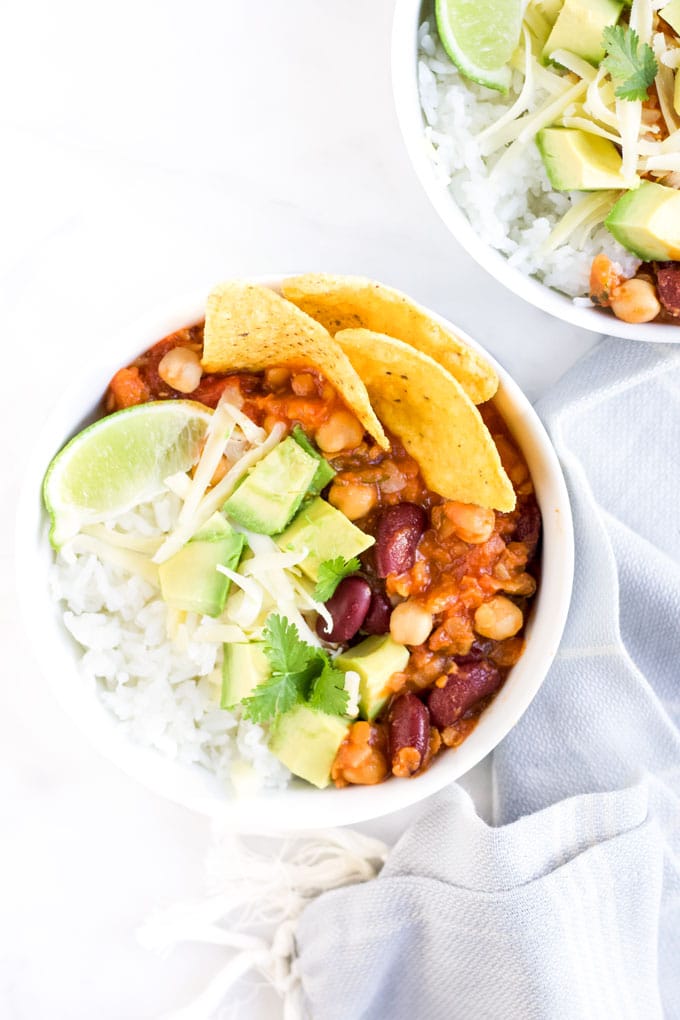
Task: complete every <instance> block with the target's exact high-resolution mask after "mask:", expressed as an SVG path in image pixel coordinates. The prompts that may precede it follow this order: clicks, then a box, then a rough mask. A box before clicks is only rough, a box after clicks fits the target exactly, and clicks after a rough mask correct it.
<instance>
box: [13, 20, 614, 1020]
mask: <svg viewBox="0 0 680 1020" xmlns="http://www.w3.org/2000/svg"><path fill="white" fill-rule="evenodd" d="M392 7H393V0H372V2H371V3H370V4H367V3H365V2H362V0H324V3H319V2H318V0H289V2H288V3H286V4H283V3H281V2H280V0H260V2H259V3H257V4H254V3H252V2H247V0H221V2H220V0H194V2H193V3H192V4H187V3H184V2H180V0H166V2H164V3H161V2H160V0H156V2H153V0H121V2H120V3H118V4H116V5H114V6H110V5H109V6H103V5H101V4H92V3H91V2H85V0H61V2H60V3H58V4H57V3H54V2H53V0H22V2H21V3H18V2H15V3H8V4H5V5H3V10H2V16H1V19H0V95H2V96H3V104H2V109H1V110H0V119H1V122H2V137H3V141H4V145H3V153H4V155H3V157H2V163H1V164H0V167H1V169H0V175H1V179H2V188H1V194H2V199H1V205H2V214H1V218H0V222H1V226H0V278H1V279H2V294H1V298H0V314H1V323H2V333H1V337H2V340H1V342H2V364H3V375H2V391H3V392H2V397H3V399H2V424H3V428H2V439H1V440H0V441H1V442H2V462H3V465H4V470H3V472H2V474H1V475H0V536H1V539H0V552H1V564H2V570H1V577H2V582H1V584H2V588H1V593H0V611H1V618H0V619H1V622H0V627H1V631H0V637H1V641H2V644H1V647H2V651H3V668H2V671H1V672H2V686H1V687H0V755H1V756H2V770H1V771H0V798H1V800H2V812H1V814H0V827H1V829H0V847H1V850H0V855H1V865H2V866H1V867H0V903H2V910H1V912H0V916H1V918H2V921H1V922H0V924H1V929H0V1016H2V1017H3V1018H4V1020H91V1018H93V1017H96V1018H97V1020H141V1018H153V1017H157V1016H159V1015H160V1014H161V1013H162V1012H163V1011H165V1010H168V1009H170V1008H173V1007H177V1006H179V1005H181V1004H182V1003H183V1002H185V1001H186V1000H187V999H189V998H190V997H191V996H192V995H193V994H195V993H196V991H197V990H198V989H199V988H200V987H201V984H202V982H204V981H205V980H206V978H207V977H208V976H209V975H210V974H211V973H213V971H214V969H215V967H216V966H217V964H218V962H219V959H220V954H219V953H218V952H217V951H213V950H205V949H202V950H199V949H185V950H182V951H180V952H175V953H174V954H173V955H172V956H170V957H169V958H167V959H160V958H157V957H155V956H153V955H150V954H149V953H147V952H145V951H144V950H142V949H141V948H139V947H138V946H137V945H136V943H135V940H134V930H135V927H136V926H137V925H138V924H139V923H140V921H141V920H142V919H143V918H144V917H145V916H146V915H147V914H148V913H149V912H150V911H151V910H152V909H154V908H155V907H157V906H160V905H163V904H167V903H169V902H172V901H173V900H174V899H176V898H177V897H182V896H186V895H191V894H196V893H199V892H200V891H201V889H202V886H203V870H202V864H203V856H204V850H205V847H206V845H207V842H208V840H209V835H210V834H209V825H208V823H207V822H206V821H205V820H204V819H202V818H200V817H195V816H193V815H192V814H190V813H189V812H187V811H186V810H183V809H180V808H178V807H176V806H174V805H172V804H168V803H165V802H163V801H161V800H159V799H157V798H155V797H154V796H152V795H150V794H148V793H147V792H145V791H144V790H143V789H141V788H140V787H138V786H137V785H136V784H135V783H134V782H132V781H131V780H129V779H127V778H126V777H124V776H123V775H120V774H119V773H118V772H117V771H116V770H115V769H114V768H113V767H112V766H111V765H109V764H108V763H107V762H106V761H103V760H102V759H100V758H99V757H98V755H97V754H96V752H95V751H94V750H93V749H91V748H90V747H89V745H88V744H87V743H86V741H85V740H84V739H83V737H82V736H81V735H80V734H79V733H78V732H76V731H75V730H74V728H73V726H72V725H71V724H70V723H69V721H68V720H67V719H65V718H64V717H63V716H62V714H61V713H60V711H59V710H58V708H57V707H56V705H55V704H54V703H53V702H52V700H51V698H50V697H49V695H48V694H47V692H46V688H45V686H44V684H43V682H42V680H41V678H40V676H39V675H38V673H37V670H36V668H35V667H34V665H33V663H32V660H31V657H30V655H31V652H30V644H31V642H35V641H36V640H39V637H38V635H36V634H31V635H30V637H29V638H26V637H25V636H24V635H23V634H22V633H21V631H20V625H19V622H18V620H17V616H16V607H15V598H14V595H13V593H12V572H13V565H12V532H13V515H14V505H15V500H16V495H17V491H18V486H19V484H20V476H21V469H22V463H23V461H24V452H25V450H26V448H27V447H28V446H29V445H30V443H31V439H32V436H34V435H35V433H36V432H37V430H38V428H39V426H40V424H41V422H42V420H43V418H44V416H45V415H46V413H47V411H48V409H49V407H50V404H51V401H52V398H53V397H54V395H55V394H56V393H58V392H59V390H60V388H61V387H62V385H63V384H64V383H65V381H66V380H67V379H68V378H69V376H70V375H71V373H73V372H75V371H77V370H78V364H79V362H80V360H81V359H90V358H96V357H97V351H98V348H99V347H100V345H101V344H102V343H105V342H106V337H107V336H108V335H110V334H111V333H112V332H113V331H114V330H115V329H116V328H117V327H118V326H120V325H122V324H124V323H126V322H127V321H128V320H130V319H132V318H133V317H134V316H136V315H137V314H138V313H140V312H142V311H144V310H146V309H148V308H153V307H156V306H158V305H159V304H162V303H163V301H164V300H166V299H168V298H170V297H172V296H174V295H176V294H178V293H180V292H184V291H192V290H196V289H197V288H207V287H209V285H210V284H211V283H213V282H215V281H217V280H219V279H220V278H222V277H226V276H229V275H230V274H247V273H267V272H285V271H299V270H311V269H325V270H330V271H339V272H354V273H364V274H367V275H371V276H375V277H378V278H380V279H383V280H385V281H386V282H388V283H391V284H394V285H396V286H399V287H401V288H403V289H405V290H407V291H409V292H411V293H412V294H413V295H415V296H417V297H418V298H420V299H422V300H423V301H424V302H426V303H428V304H430V305H431V306H432V307H434V308H436V309H438V310H440V311H441V312H443V313H445V314H447V315H448V316H450V317H451V318H452V319H453V320H454V321H457V322H458V323H460V325H461V326H462V327H463V328H465V329H466V330H468V331H469V332H470V333H472V334H473V335H475V336H476V337H478V338H479V339H480V340H481V341H482V342H483V343H484V344H486V345H487V346H488V348H489V350H491V351H492V352H493V354H494V355H495V356H496V357H497V358H498V359H499V360H500V361H501V362H502V363H503V364H504V365H506V366H507V367H508V368H509V369H510V371H511V372H512V373H513V374H514V375H515V377H516V378H517V379H518V381H519V382H520V383H521V384H522V385H523V386H524V388H525V389H526V391H527V392H528V393H529V394H530V395H531V397H537V396H539V395H540V394H541V393H542V392H543V391H544V390H545V389H546V388H547V387H548V386H549V385H550V384H551V383H552V382H553V381H554V380H556V379H557V378H558V377H559V376H560V375H561V374H562V372H563V371H564V370H565V369H566V368H567V367H568V366H569V365H570V364H571V363H572V362H573V361H575V360H576V358H578V357H579V356H580V355H581V354H582V353H583V352H584V351H585V350H586V349H588V347H589V346H591V345H592V344H593V343H595V342H596V339H597V338H594V337H590V336H588V335H586V334H584V333H580V332H579V331H577V330H575V329H573V328H571V327H567V326H562V325H561V324H559V323H557V322H555V321H553V320H551V319H549V318H548V317H547V316H546V315H544V314H542V313H539V312H535V311H533V310H532V309H530V308H528V307H526V306H525V305H523V304H522V303H521V302H520V301H519V300H517V299H515V298H513V297H512V296H511V295H510V294H509V293H507V292H506V291H504V290H503V289H501V288H500V286H499V285H497V284H495V283H494V281H493V280H491V279H490V278H489V277H488V276H487V275H486V274H485V273H484V272H483V271H482V270H481V269H479V268H478V267H477V266H475V265H473V264H472V263H471V262H470V261H469V260H468V259H467V257H466V256H465V255H464V253H463V252H462V251H461V250H460V248H459V247H458V246H457V245H456V243H455V241H454V240H453V239H452V238H451V237H450V236H449V235H448V234H447V232H446V230H445V228H444V227H443V226H442V225H441V224H440V222H439V221H438V219H437V218H436V216H435V214H434V212H433V211H432V210H431V209H430V207H429V205H428V203H427V201H426V199H425V198H424V196H423V195H422V194H421V192H420V191H419V187H418V185H417V183H416V180H415V177H414V175H413V173H412V171H411V169H410V166H409V165H408V162H407V159H406V155H405V152H404V149H403V147H402V143H401V139H400V137H399V134H398V130H397V125H396V120H395V116H394V112H393V109H392V97H391V90H390V80H389V40H390V20H391V14H392ZM149 339H150V340H153V339H156V338H155V337H150V338H149ZM19 569H20V565H19ZM473 782H474V788H475V790H476V791H477V793H478V796H479V797H480V798H481V801H482V803H483V801H484V793H485V772H484V769H483V768H482V769H480V770H478V772H477V776H476V777H474V779H473ZM404 822H405V819H404V818H401V817H396V818H392V819H390V820H388V821H386V822H384V823H382V824H381V825H379V826H376V830H377V831H380V832H381V833H384V834H386V835H387V836H389V837H392V836H394V835H396V834H397V833H398V832H399V831H400V829H401V828H402V827H403V825H404ZM248 1015H249V1016H253V1017H255V1016H256V1015H261V1016H266V1017H270V1018H274V1017H275V1016H276V1015H277V1008H276V1006H275V1005H274V1004H272V1001H271V1000H270V999H268V998H267V996H266V995H264V994H263V995H261V996H260V997H259V998H258V999H257V1004H256V1003H255V1002H253V1003H252V1004H251V1007H249V1010H248Z"/></svg>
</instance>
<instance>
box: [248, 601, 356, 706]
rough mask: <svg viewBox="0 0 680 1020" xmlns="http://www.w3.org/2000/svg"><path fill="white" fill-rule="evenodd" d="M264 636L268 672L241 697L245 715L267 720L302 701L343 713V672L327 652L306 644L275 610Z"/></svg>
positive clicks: (344, 702)
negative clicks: (265, 677)
mask: <svg viewBox="0 0 680 1020" xmlns="http://www.w3.org/2000/svg"><path fill="white" fill-rule="evenodd" d="M263 638H264V653H265V655H266V656H267V658H268V660H269V665H270V667H271V673H270V675H269V677H267V679H266V680H264V681H263V682H262V683H261V684H258V686H257V687H256V688H255V690H254V691H253V693H252V694H251V695H250V696H249V697H247V698H244V699H243V705H244V709H245V714H246V716H247V718H249V719H252V720H253V722H269V720H270V719H274V718H275V717H276V716H279V715H282V714H283V713H284V712H288V711H290V709H291V708H293V707H294V706H295V705H297V704H300V703H302V702H305V701H307V702H309V704H310V705H311V706H312V707H313V708H318V709H320V710H321V711H322V712H327V713H328V714H329V715H344V714H345V712H346V711H347V704H348V701H349V694H348V693H347V691H346V690H345V689H344V682H345V674H344V673H343V672H342V670H340V669H337V668H336V667H335V666H334V665H333V663H332V662H331V659H330V656H329V655H328V652H326V651H324V650H323V649H322V648H315V647H313V646H312V645H308V644H307V642H306V641H303V640H302V638H301V637H300V635H299V633H298V629H297V627H296V626H295V624H294V623H291V622H290V621H289V620H288V619H287V618H286V617H285V616H279V615H278V614H276V613H272V614H271V615H270V617H269V619H268V620H267V625H266V627H265V629H264V633H263Z"/></svg>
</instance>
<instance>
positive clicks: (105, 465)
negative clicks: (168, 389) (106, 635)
mask: <svg viewBox="0 0 680 1020" xmlns="http://www.w3.org/2000/svg"><path fill="white" fill-rule="evenodd" d="M211 417H212V411H211V410H210V408H207V407H205V406H204V405H203V404H199V403H197V402H196V401H193V400H162V401H154V402H151V403H147V404H138V405H136V406H135V407H129V408H126V409H125V410H122V411H116V412H115V413H114V414H111V415H108V416H107V417H105V418H100V419H99V420H98V421H96V422H94V423H93V424H92V425H89V426H88V427H87V428H85V429H83V431H82V432H79V433H78V434H77V435H76V436H74V437H73V439H71V440H70V441H69V442H68V443H67V444H66V446H64V447H63V448H62V449H61V450H60V451H59V453H58V454H57V455H56V457H55V458H54V459H53V460H52V462H51V464H50V466H49V467H48V469H47V473H46V475H45V480H44V482H43V499H44V502H45V506H46V508H47V511H48V513H49V515H50V518H51V528H50V542H51V543H52V545H53V546H54V548H55V549H59V548H60V547H61V546H62V545H63V544H64V542H66V541H68V540H69V539H70V538H73V537H74V536H75V535H77V534H78V532H79V531H80V530H81V529H82V528H83V527H84V526H85V525H88V524H95V523H100V522H102V521H106V520H110V519H111V518H112V517H116V516H117V515H118V514H121V513H125V511H127V510H130V509H131V508H132V507H134V506H136V505H137V504H139V503H143V502H146V501H148V500H150V499H153V498H154V497H155V496H157V495H159V493H161V492H162V491H163V490H164V482H165V479H166V478H167V477H168V476H169V475H172V474H175V473H177V472H178V471H188V470H189V468H190V467H192V466H193V464H195V463H196V461H197V460H198V457H199V454H200V451H201V444H202V443H203V440H204V437H205V433H206V431H207V428H208V425H209V423H210V419H211Z"/></svg>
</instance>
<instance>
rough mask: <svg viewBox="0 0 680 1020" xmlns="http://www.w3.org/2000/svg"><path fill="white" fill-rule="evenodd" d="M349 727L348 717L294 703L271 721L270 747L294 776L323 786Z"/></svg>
mask: <svg viewBox="0 0 680 1020" xmlns="http://www.w3.org/2000/svg"><path fill="white" fill-rule="evenodd" d="M349 727H350V722H349V720H348V719H343V718H342V717H341V716H339V715H327V714H326V713H325V712H319V711H318V709H316V708H310V707H309V706H308V705H296V706H295V707H294V708H292V709H291V710H290V712H285V713H284V715H280V716H279V717H278V719H277V720H276V722H275V723H274V726H273V727H272V731H271V735H270V737H269V750H270V751H271V752H272V754H275V755H276V757H277V758H278V759H279V761H282V762H283V764H284V765H285V766H286V767H287V768H289V769H290V771H291V772H292V773H293V775H294V776H299V777H300V778H301V779H306V780H307V782H308V783H312V784H313V785H314V786H318V787H319V789H323V787H324V786H328V784H329V782H330V779H331V767H332V765H333V762H334V761H335V756H336V754H337V753H338V748H339V747H340V744H341V743H342V742H343V740H344V739H345V737H346V736H347V734H348V732H349Z"/></svg>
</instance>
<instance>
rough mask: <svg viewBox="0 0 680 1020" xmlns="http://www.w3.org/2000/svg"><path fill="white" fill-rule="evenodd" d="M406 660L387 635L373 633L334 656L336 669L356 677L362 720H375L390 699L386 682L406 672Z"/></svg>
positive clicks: (403, 650) (401, 648) (402, 649)
mask: <svg viewBox="0 0 680 1020" xmlns="http://www.w3.org/2000/svg"><path fill="white" fill-rule="evenodd" d="M408 657H409V651H408V648H406V646H405V645H398V644H397V642H396V641H394V640H393V639H392V638H391V637H390V635H389V634H375V635H373V636H372V637H368V638H366V639H365V640H364V641H361V642H360V643H359V644H358V645H355V646H354V647H353V648H348V649H347V651H346V652H343V653H342V654H341V655H338V657H337V658H336V660H335V665H336V666H337V667H338V669H343V670H344V671H345V672H347V671H348V670H350V669H353V670H355V671H356V672H357V673H358V674H359V712H360V714H361V715H362V716H363V717H364V718H365V719H375V717H376V715H377V714H378V712H379V711H380V709H381V708H382V707H383V705H384V704H385V702H386V701H387V699H388V697H389V696H390V691H389V689H388V687H387V681H388V680H389V679H390V677H391V676H392V674H393V673H400V672H401V671H402V670H403V669H406V664H407V662H408Z"/></svg>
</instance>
